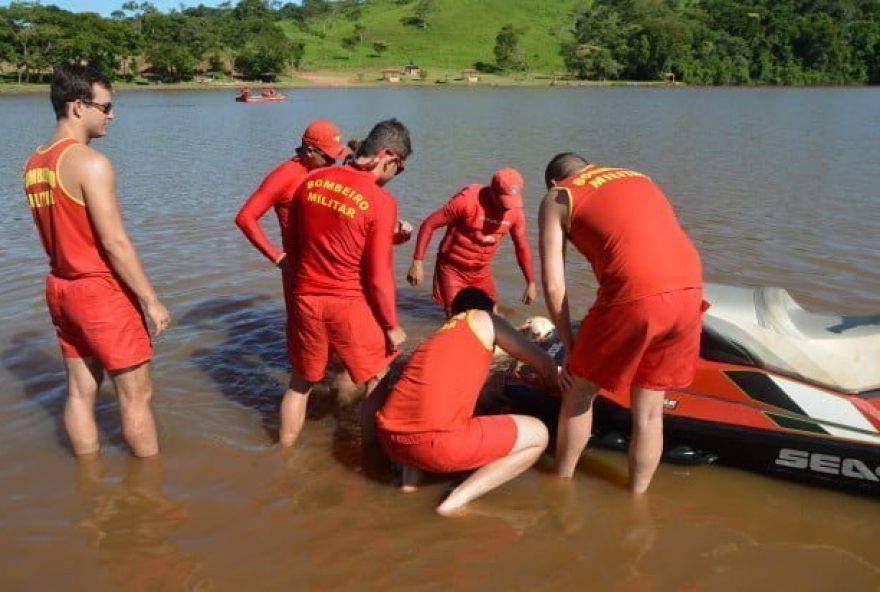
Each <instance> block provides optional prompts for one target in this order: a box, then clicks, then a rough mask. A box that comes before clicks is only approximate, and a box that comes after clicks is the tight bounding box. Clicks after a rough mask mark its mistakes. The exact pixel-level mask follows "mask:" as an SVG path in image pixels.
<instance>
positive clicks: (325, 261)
mask: <svg viewBox="0 0 880 592" xmlns="http://www.w3.org/2000/svg"><path fill="white" fill-rule="evenodd" d="M411 152H412V147H411V144H410V138H409V131H408V130H407V129H406V127H405V126H404V125H403V124H402V123H400V122H399V121H397V120H396V119H390V120H387V121H382V122H380V123H378V124H376V126H375V127H373V129H372V131H370V133H369V135H368V136H367V137H366V139H365V140H364V141H363V143H362V144H361V145H360V147H359V149H358V151H357V153H356V154H355V155H354V158H353V160H352V161H351V163H350V164H347V165H344V166H335V167H328V168H324V169H319V170H317V171H315V172H314V173H312V174H311V175H309V176H307V177H306V178H305V180H304V181H303V182H302V183H301V184H300V186H299V189H297V191H296V193H295V195H294V198H293V201H292V204H291V208H292V209H291V218H290V223H289V229H288V233H289V234H288V236H287V237H286V241H285V244H287V245H288V246H289V248H290V252H291V260H290V274H291V294H292V295H293V298H292V307H291V310H290V315H291V323H292V334H291V344H290V347H289V351H290V352H291V365H292V367H293V372H292V374H291V380H290V388H289V390H288V391H287V392H286V393H285V395H284V399H283V400H282V403H281V433H280V442H281V445H282V446H291V445H292V444H293V443H294V442H295V441H296V439H297V437H298V436H299V433H300V431H301V430H302V426H303V422H304V420H305V414H306V404H307V403H308V397H309V394H310V393H311V390H312V385H313V384H314V383H315V382H318V381H319V380H321V379H322V378H323V377H324V373H325V371H326V369H327V362H328V359H329V356H330V353H331V352H332V353H335V354H337V355H338V356H339V358H340V359H341V361H342V364H343V365H344V366H345V369H346V371H347V372H348V374H349V376H351V378H352V380H353V381H354V382H355V383H358V384H361V383H365V385H366V389H365V390H366V395H367V396H369V394H370V392H372V390H373V389H374V388H375V386H376V383H377V382H378V380H379V379H380V378H381V377H382V376H383V375H384V374H385V372H386V371H387V369H388V365H389V364H390V363H391V361H392V360H393V359H394V358H395V357H396V356H397V354H398V348H399V347H400V345H401V344H403V342H404V341H405V340H406V333H405V332H404V331H403V328H402V327H401V326H400V325H399V323H398V320H397V305H396V293H395V291H396V288H395V284H394V254H393V250H392V249H393V240H394V229H395V225H396V223H397V202H396V201H395V199H394V196H392V195H391V194H390V193H389V192H387V191H385V190H384V189H383V188H382V186H384V185H385V184H386V183H388V182H389V181H391V179H393V178H394V177H396V176H397V175H399V174H400V173H402V172H403V170H404V161H405V160H406V159H407V158H408V157H409V155H410V153H411Z"/></svg>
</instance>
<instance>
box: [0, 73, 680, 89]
mask: <svg viewBox="0 0 880 592" xmlns="http://www.w3.org/2000/svg"><path fill="white" fill-rule="evenodd" d="M368 75H369V76H371V78H367V76H368ZM373 76H375V73H373V72H345V71H317V72H298V73H297V75H296V76H295V77H293V78H291V79H286V80H280V81H278V82H272V83H260V82H253V81H250V82H243V81H238V80H236V81H228V80H223V81H212V82H194V81H189V82H172V83H160V84H154V83H151V84H134V83H131V82H116V83H114V84H113V90H122V91H177V90H218V91H220V90H227V91H236V90H238V89H240V88H242V87H244V86H249V87H250V88H264V87H265V88H280V89H283V88H358V87H364V88H375V87H388V88H442V87H448V86H455V87H475V88H485V87H505V88H506V87H513V88H516V87H539V88H541V87H611V86H615V87H619V86H645V87H672V86H676V87H678V86H685V85H683V84H682V83H668V82H662V81H657V82H645V81H626V80H614V81H596V80H559V79H556V78H553V77H551V76H547V75H542V74H537V75H533V76H529V77H525V78H519V77H514V76H498V75H485V76H482V77H481V78H482V79H481V80H480V81H479V82H475V83H468V82H466V81H464V80H461V79H460V78H453V77H451V76H449V75H448V74H444V75H442V76H441V77H440V78H436V79H431V80H410V79H404V80H401V81H400V82H385V81H384V80H381V79H378V78H372V77H373ZM48 91H49V84H48V83H30V84H17V83H5V82H3V83H0V94H29V93H31V94H36V93H46V92H48Z"/></svg>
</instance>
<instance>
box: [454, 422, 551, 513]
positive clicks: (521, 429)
mask: <svg viewBox="0 0 880 592" xmlns="http://www.w3.org/2000/svg"><path fill="white" fill-rule="evenodd" d="M510 417H512V418H513V421H514V422H516V432H517V434H516V443H515V444H514V445H513V450H511V451H510V453H509V454H508V455H507V456H505V457H502V458H499V459H498V460H495V461H492V462H490V463H489V464H487V465H485V466H483V467H480V468H479V469H477V470H476V471H474V472H473V473H472V474H471V476H470V477H468V478H467V479H465V480H464V482H463V483H462V484H461V485H459V486H458V487H456V488H455V489H453V490H452V493H450V494H449V497H447V498H446V499H445V500H443V503H441V504H440V505H439V506H437V513H438V514H440V515H441V516H451V515H454V514H457V513H458V512H460V511H461V509H462V507H463V506H464V505H465V504H467V503H468V502H470V501H472V500H474V499H476V498H478V497H480V496H481V495H483V494H485V493H486V492H488V491H491V490H493V489H495V488H496V487H498V486H499V485H501V484H502V483H507V482H508V481H510V480H511V479H513V478H514V477H516V476H517V475H519V474H520V473H522V472H523V471H525V470H526V469H528V468H529V467H530V466H532V465H533V464H535V462H536V461H537V460H538V457H540V456H541V453H542V452H544V450H545V449H546V448H547V439H548V435H547V428H546V426H544V424H543V423H541V421H540V420H538V419H535V418H534V417H528V416H525V415H511V416H510Z"/></svg>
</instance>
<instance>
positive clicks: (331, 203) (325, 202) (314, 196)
mask: <svg viewBox="0 0 880 592" xmlns="http://www.w3.org/2000/svg"><path fill="white" fill-rule="evenodd" d="M306 200H308V201H309V202H311V203H315V204H319V205H322V206H324V207H325V208H330V209H331V210H333V211H334V212H336V213H337V214H339V215H341V216H345V217H347V218H351V219H354V214H355V210H354V208H353V207H351V206H348V205H346V204H344V203H342V202H341V201H339V200H336V199H332V198H329V197H327V196H326V195H321V194H320V193H314V192H311V191H310V192H309V194H308V196H307V197H306Z"/></svg>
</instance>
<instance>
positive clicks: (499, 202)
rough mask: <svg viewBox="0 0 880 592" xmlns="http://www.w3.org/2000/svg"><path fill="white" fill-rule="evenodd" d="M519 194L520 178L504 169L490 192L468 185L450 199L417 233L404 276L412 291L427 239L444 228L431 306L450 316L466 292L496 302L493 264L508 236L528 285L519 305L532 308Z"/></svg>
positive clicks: (528, 257) (529, 266) (421, 274)
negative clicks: (457, 297)
mask: <svg viewBox="0 0 880 592" xmlns="http://www.w3.org/2000/svg"><path fill="white" fill-rule="evenodd" d="M522 194H523V179H522V176H521V175H520V174H519V173H518V172H517V171H515V170H514V169H510V168H506V169H501V170H499V171H497V172H496V173H495V174H494V175H493V176H492V183H491V184H490V185H489V186H487V187H481V186H480V185H469V186H467V187H465V188H464V189H462V190H461V191H459V192H458V193H457V194H456V195H454V196H453V197H452V198H450V200H449V201H448V202H447V203H446V205H444V206H443V207H442V208H440V209H439V210H437V211H436V212H434V213H433V214H431V215H430V216H428V218H427V219H425V221H424V222H422V225H421V227H419V234H418V238H417V239H416V249H415V252H414V253H413V262H412V265H411V266H410V269H409V273H408V274H407V279H408V280H409V283H410V284H411V285H413V286H417V285H418V284H419V283H421V281H422V279H423V278H424V273H425V272H424V267H423V264H422V261H423V260H424V258H425V252H426V251H427V250H428V245H429V244H430V242H431V237H432V236H433V234H434V231H435V230H436V229H437V228H440V227H441V226H446V227H447V229H446V235H445V236H444V237H443V241H442V242H441V243H440V248H439V250H438V251H437V263H436V265H435V267H434V300H435V302H437V303H438V304H442V305H443V309H444V310H445V311H446V314H447V315H448V314H449V313H450V310H451V306H452V300H453V298H455V295H456V294H457V293H458V291H459V290H461V289H462V288H465V287H467V286H473V287H475V288H480V289H481V290H483V291H484V292H486V293H487V294H488V295H489V296H490V297H491V298H492V300H493V301H494V302H497V301H498V296H497V291H496V289H495V281H494V280H493V278H492V258H493V257H494V256H495V253H496V252H497V251H498V246H499V245H500V244H501V240H502V239H503V238H504V235H505V234H507V233H508V232H509V233H510V236H511V238H513V245H514V248H515V249H516V260H517V262H518V263H519V267H520V269H521V270H522V272H523V276H525V280H526V288H525V291H524V292H523V296H522V302H523V304H531V302H532V301H533V300H534V299H535V295H536V288H535V278H534V271H533V269H532V251H531V249H529V242H528V240H527V239H526V219H525V215H524V213H523V203H522Z"/></svg>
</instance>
